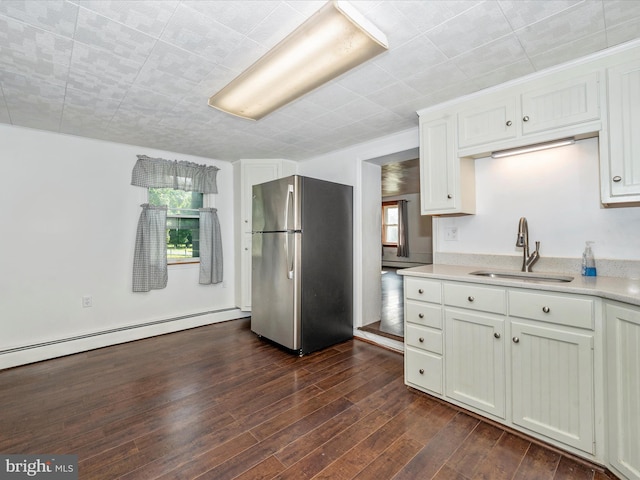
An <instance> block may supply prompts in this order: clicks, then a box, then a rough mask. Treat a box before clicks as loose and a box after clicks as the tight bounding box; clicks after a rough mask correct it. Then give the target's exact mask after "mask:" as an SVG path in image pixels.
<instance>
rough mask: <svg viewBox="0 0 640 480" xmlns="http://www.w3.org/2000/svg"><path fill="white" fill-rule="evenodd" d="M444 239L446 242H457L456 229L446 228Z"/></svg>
mask: <svg viewBox="0 0 640 480" xmlns="http://www.w3.org/2000/svg"><path fill="white" fill-rule="evenodd" d="M444 239H445V240H446V241H447V242H457V241H458V227H446V228H445V229H444Z"/></svg>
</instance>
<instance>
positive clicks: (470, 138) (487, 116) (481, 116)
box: [458, 96, 519, 148]
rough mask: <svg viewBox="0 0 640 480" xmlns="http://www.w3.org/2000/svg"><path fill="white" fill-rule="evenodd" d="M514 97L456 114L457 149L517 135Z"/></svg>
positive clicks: (492, 101)
mask: <svg viewBox="0 0 640 480" xmlns="http://www.w3.org/2000/svg"><path fill="white" fill-rule="evenodd" d="M518 120H519V118H517V117H516V101H515V97H514V96H510V97H506V98H497V99H491V101H490V102H487V103H485V104H484V105H482V106H480V107H477V108H472V109H469V110H465V111H463V112H460V113H459V114H458V147H459V148H465V147H471V146H474V145H483V144H487V143H491V142H494V141H498V140H508V139H510V138H515V137H516V135H517V126H518Z"/></svg>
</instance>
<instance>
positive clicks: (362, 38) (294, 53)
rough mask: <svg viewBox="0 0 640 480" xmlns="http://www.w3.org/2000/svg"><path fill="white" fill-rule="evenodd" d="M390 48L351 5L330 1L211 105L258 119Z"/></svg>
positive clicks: (250, 68)
mask: <svg viewBox="0 0 640 480" xmlns="http://www.w3.org/2000/svg"><path fill="white" fill-rule="evenodd" d="M387 48H388V45H387V38H386V36H385V35H384V34H383V33H382V32H381V31H380V30H378V29H377V28H376V27H375V26H374V25H373V24H371V23H370V22H369V21H367V19H366V18H364V17H363V16H362V15H360V14H359V13H358V12H357V11H356V10H354V9H353V7H352V6H351V5H349V4H348V3H346V2H342V1H333V2H329V3H327V4H326V5H324V6H323V7H322V8H321V9H320V10H318V11H317V12H316V13H315V14H314V15H313V16H311V17H310V18H309V19H308V20H307V21H305V22H304V23H303V24H302V25H300V26H299V27H298V28H297V29H296V30H295V31H294V32H293V33H291V34H290V35H289V36H287V37H286V38H285V39H284V40H282V41H281V42H280V43H279V44H277V45H276V46H275V47H274V48H273V49H271V50H270V51H269V52H267V53H266V54H265V55H264V56H263V57H262V58H260V59H259V60H258V61H257V62H256V63H254V64H253V65H251V66H250V67H249V68H248V69H247V70H245V71H244V72H243V73H241V74H240V75H239V76H238V77H236V78H235V79H234V80H232V81H231V83H229V84H228V85H227V86H226V87H224V88H223V89H222V90H220V91H219V92H218V93H216V94H215V95H213V96H212V97H210V98H209V106H211V107H214V108H217V109H219V110H222V111H223V112H227V113H230V114H232V115H237V116H239V117H243V118H247V119H251V120H259V119H260V118H262V117H264V116H265V115H267V114H269V113H271V112H273V111H274V110H277V109H278V108H280V107H282V106H283V105H286V104H287V103H289V102H291V101H293V100H295V99H296V98H299V97H301V96H302V95H305V94H306V93H309V92H310V91H312V90H314V89H315V88H317V87H319V86H320V85H322V84H324V83H326V82H328V81H330V80H332V79H334V78H336V77H338V76H339V75H341V74H343V73H344V72H346V71H348V70H351V69H352V68H354V67H356V66H357V65H360V64H361V63H363V62H365V61H367V60H369V59H371V58H373V57H375V56H376V55H379V54H380V53H382V52H384V51H386V50H387Z"/></svg>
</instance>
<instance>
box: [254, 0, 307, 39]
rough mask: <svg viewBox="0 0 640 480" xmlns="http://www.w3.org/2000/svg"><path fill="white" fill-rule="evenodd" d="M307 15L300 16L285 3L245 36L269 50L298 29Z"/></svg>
mask: <svg viewBox="0 0 640 480" xmlns="http://www.w3.org/2000/svg"><path fill="white" fill-rule="evenodd" d="M313 13H314V12H309V14H308V15H304V14H301V13H300V12H299V11H297V10H296V9H294V8H292V7H291V6H290V5H288V4H286V3H280V4H279V5H278V6H277V7H276V8H275V9H273V11H271V12H270V13H269V15H267V16H266V17H265V18H264V19H263V20H262V21H261V22H260V23H259V24H258V25H256V27H255V28H254V29H253V30H251V32H249V34H248V35H247V36H248V37H249V38H251V39H252V40H253V41H255V42H257V43H259V44H260V45H262V46H264V47H266V48H271V47H273V46H275V45H276V44H277V43H279V42H280V41H281V40H283V39H284V38H285V37H286V36H287V35H289V34H290V33H291V32H293V31H294V30H295V29H296V28H298V27H299V26H300V25H301V24H302V23H303V22H304V21H305V20H306V19H307V18H309V17H310V16H311V15H312V14H313Z"/></svg>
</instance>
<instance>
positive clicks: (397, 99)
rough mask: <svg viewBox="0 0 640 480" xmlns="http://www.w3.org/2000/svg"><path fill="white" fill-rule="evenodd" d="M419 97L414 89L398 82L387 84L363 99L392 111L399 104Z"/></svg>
mask: <svg viewBox="0 0 640 480" xmlns="http://www.w3.org/2000/svg"><path fill="white" fill-rule="evenodd" d="M421 96H422V95H421V94H420V93H418V92H417V91H416V90H415V89H413V88H411V87H409V86H408V85H406V84H405V83H403V82H401V81H400V80H398V81H397V82H396V83H388V84H387V85H386V86H385V87H383V88H381V89H379V90H377V91H375V92H373V93H370V94H368V95H366V96H365V98H366V99H367V100H370V101H372V102H374V103H377V104H378V105H380V106H381V107H384V108H388V109H392V108H393V107H394V106H396V105H398V104H399V103H403V102H406V101H407V100H409V99H411V98H419V97H421Z"/></svg>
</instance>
